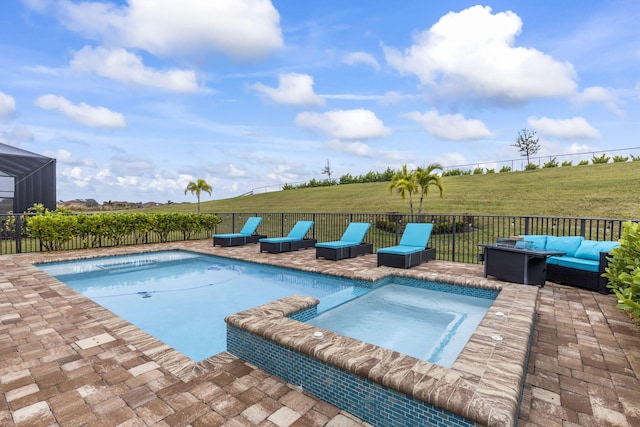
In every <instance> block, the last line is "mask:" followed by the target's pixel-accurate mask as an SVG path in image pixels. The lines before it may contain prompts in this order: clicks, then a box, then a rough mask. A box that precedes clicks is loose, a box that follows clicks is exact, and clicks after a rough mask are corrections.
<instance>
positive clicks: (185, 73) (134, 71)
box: [70, 46, 198, 92]
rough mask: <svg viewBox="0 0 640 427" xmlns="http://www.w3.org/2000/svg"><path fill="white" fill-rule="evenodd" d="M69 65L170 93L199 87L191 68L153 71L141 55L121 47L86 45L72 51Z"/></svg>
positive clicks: (193, 89) (192, 90)
mask: <svg viewBox="0 0 640 427" xmlns="http://www.w3.org/2000/svg"><path fill="white" fill-rule="evenodd" d="M70 65H71V68H74V69H76V70H80V71H84V72H89V73H94V74H97V75H99V76H101V77H106V78H109V79H112V80H116V81H120V82H123V83H128V84H139V85H144V86H152V87H158V88H162V89H165V90H168V91H171V92H196V91H197V90H198V82H197V80H196V73H195V72H194V71H193V70H169V71H156V70H154V69H152V68H149V67H146V66H145V65H144V63H143V61H142V58H141V57H140V56H138V55H135V54H133V53H130V52H127V51H126V50H125V49H121V48H117V49H107V48H105V47H102V46H98V47H97V48H95V49H94V48H92V47H91V46H85V47H83V48H82V49H80V50H79V51H78V52H76V53H75V55H74V57H73V59H72V60H71V63H70Z"/></svg>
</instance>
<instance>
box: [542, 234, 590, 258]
mask: <svg viewBox="0 0 640 427" xmlns="http://www.w3.org/2000/svg"><path fill="white" fill-rule="evenodd" d="M583 240H584V237H582V236H564V237H556V236H547V246H546V247H545V249H546V250H548V251H558V252H564V253H565V255H566V256H570V257H572V256H574V255H575V253H576V251H577V250H578V247H579V246H580V243H582V241H583Z"/></svg>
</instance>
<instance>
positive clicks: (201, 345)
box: [38, 251, 495, 366]
mask: <svg viewBox="0 0 640 427" xmlns="http://www.w3.org/2000/svg"><path fill="white" fill-rule="evenodd" d="M38 267H39V268H40V269H42V270H44V271H45V272H47V273H48V274H50V275H52V276H54V277H56V278H58V279H59V280H60V281H62V282H63V283H65V284H67V285H68V286H70V287H71V288H73V289H75V290H77V291H78V292H80V293H82V294H83V295H85V296H87V297H88V298H90V299H92V300H93V301H95V302H97V303H98V304H100V305H102V306H103V307H105V308H107V309H109V310H111V311H112V312H113V313H115V314H117V315H118V316H120V317H122V318H123V319H126V320H127V321H129V322H131V323H133V324H134V325H136V326H137V327H139V328H141V329H143V330H144V331H146V332H148V333H149V334H151V335H153V336H155V337H156V338H158V339H159V340H161V341H163V342H164V343H166V344H168V345H169V346H171V347H173V348H175V349H176V350H178V351H180V352H182V353H183V354H185V355H186V356H188V357H190V358H191V359H193V360H195V361H200V360H203V359H205V358H207V357H210V356H212V355H215V354H218V353H220V352H223V351H226V324H225V322H224V318H225V317H226V316H228V315H230V314H233V313H237V312H239V311H242V310H246V309H248V308H252V307H256V306H258V305H261V304H265V303H267V302H270V301H274V300H276V299H279V298H283V297H285V296H289V295H293V294H298V295H306V296H310V297H314V298H318V299H319V300H320V304H319V305H318V313H319V315H318V316H317V317H316V318H314V319H312V320H311V321H310V322H309V323H312V324H314V325H316V326H318V327H322V328H324V329H328V330H333V331H335V332H338V333H341V334H343V335H346V336H350V337H353V338H356V339H359V340H362V341H366V342H369V343H371V344H376V345H379V346H381V347H385V348H390V349H393V350H397V351H399V352H401V353H404V354H408V355H411V356H414V357H417V358H420V359H423V360H428V361H430V362H433V363H438V364H441V365H443V366H450V364H451V363H453V361H454V360H455V358H456V357H457V355H458V354H459V352H460V351H461V349H462V348H463V347H464V345H465V344H466V342H467V341H468V339H469V337H470V336H471V334H472V333H473V331H474V330H475V328H476V326H477V324H478V323H479V322H480V320H481V319H482V317H483V316H484V314H485V313H486V311H487V310H488V308H489V306H490V305H491V304H492V302H493V299H492V298H489V299H488V298H487V297H486V296H485V297H482V298H478V297H474V296H468V295H466V294H464V293H466V292H467V291H466V289H468V288H461V289H464V290H463V291H462V292H463V295H460V294H457V293H449V292H442V290H444V289H450V288H451V286H450V285H443V284H437V283H434V282H424V281H416V280H413V279H405V278H391V279H384V280H382V281H378V282H375V283H370V282H360V281H355V280H349V279H344V278H335V277H332V276H325V275H321V274H314V273H305V272H299V271H295V270H289V269H285V268H279V267H273V266H266V265H260V264H255V263H250V262H243V261H238V260H231V259H227V258H220V257H215V256H210V255H202V254H197V253H191V252H186V251H165V252H155V253H145V254H137V255H127V256H120V257H105V258H92V259H87V260H78V261H68V262H59V263H46V264H39V265H38ZM408 284H412V285H411V286H409V285H408ZM425 286H426V287H427V289H425V288H424V287H425ZM434 286H435V289H436V290H434V289H432V288H433V287H434ZM493 297H494V298H495V296H493Z"/></svg>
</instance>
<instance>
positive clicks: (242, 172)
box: [228, 163, 247, 177]
mask: <svg viewBox="0 0 640 427" xmlns="http://www.w3.org/2000/svg"><path fill="white" fill-rule="evenodd" d="M228 176H234V177H239V176H247V171H246V169H241V168H239V167H236V166H235V165H232V164H231V163H229V174H228Z"/></svg>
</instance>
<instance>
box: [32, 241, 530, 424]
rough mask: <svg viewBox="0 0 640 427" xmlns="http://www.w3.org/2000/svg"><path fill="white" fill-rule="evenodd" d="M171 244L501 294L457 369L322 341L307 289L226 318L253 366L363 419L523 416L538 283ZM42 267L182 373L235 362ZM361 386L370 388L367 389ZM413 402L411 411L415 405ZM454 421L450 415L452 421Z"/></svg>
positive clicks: (54, 257)
mask: <svg viewBox="0 0 640 427" xmlns="http://www.w3.org/2000/svg"><path fill="white" fill-rule="evenodd" d="M163 246H165V247H168V248H170V249H179V250H184V251H192V250H195V251H197V252H198V253H203V254H211V255H222V256H224V257H225V258H234V259H237V260H246V259H251V260H252V261H254V262H257V263H264V264H270V265H277V266H280V267H288V268H291V269H294V270H296V271H298V270H301V271H307V272H321V271H322V272H327V273H330V274H332V275H336V276H341V277H348V278H353V279H354V280H364V281H368V282H371V281H375V280H379V279H380V280H382V279H385V278H388V277H389V275H390V274H394V273H400V274H401V275H402V276H403V279H409V280H416V281H417V282H416V283H418V282H419V283H422V282H424V281H425V280H427V281H435V282H440V283H444V284H448V285H446V286H451V287H453V288H457V287H461V288H467V289H469V290H474V289H476V290H482V291H493V292H495V293H497V294H498V295H497V297H496V299H495V301H494V303H493V305H492V307H491V308H490V310H489V312H488V313H487V315H486V316H485V317H484V319H483V320H482V322H481V324H480V325H479V326H478V328H477V329H476V331H475V332H474V334H473V335H472V337H471V339H470V340H469V342H468V343H467V345H466V346H465V348H464V349H463V351H462V352H461V353H460V355H459V356H458V358H457V359H456V362H455V363H454V364H453V366H452V367H451V368H446V367H441V366H439V365H434V364H431V363H429V362H426V361H420V360H418V359H415V358H413V357H411V356H406V355H402V354H400V353H397V352H394V351H391V350H385V349H382V348H381V347H378V346H374V345H369V344H366V343H363V342H361V341H358V340H354V339H351V338H348V337H344V336H342V335H340V334H335V333H331V332H325V337H324V339H316V338H315V337H314V336H313V334H314V331H316V330H317V328H316V327H314V326H312V325H309V324H307V323H304V322H305V321H306V320H308V318H310V317H311V316H304V319H301V317H302V316H300V315H301V314H303V311H315V309H316V304H317V303H318V301H317V300H315V299H314V298H308V297H301V296H298V297H295V296H292V297H286V298H283V299H279V300H277V301H275V302H273V303H267V304H266V305H264V306H259V307H254V308H251V309H249V310H246V311H245V312H241V313H236V314H235V315H231V316H229V317H227V318H226V319H225V320H226V322H227V328H228V329H227V334H228V337H229V338H228V339H230V340H231V341H229V345H230V344H233V345H234V346H235V347H236V348H240V349H242V350H243V352H241V351H238V352H235V351H230V352H231V353H232V354H233V355H234V356H236V357H239V358H241V359H244V360H245V361H249V362H251V361H252V360H254V359H256V358H258V359H261V360H254V362H252V364H253V365H255V366H258V367H262V368H263V369H264V370H266V371H267V372H269V373H271V374H274V375H277V376H279V377H280V378H283V379H285V380H287V381H288V382H289V383H291V384H292V385H295V386H296V387H300V388H301V389H304V390H305V391H309V392H310V393H311V394H314V395H315V396H317V397H319V398H321V399H323V400H326V401H327V402H330V403H333V404H334V405H336V406H338V407H340V408H341V409H344V410H346V411H347V412H351V413H352V414H354V415H356V416H359V417H360V418H362V419H367V418H368V417H369V416H371V415H375V416H376V417H380V419H379V420H377V421H376V419H371V422H372V423H373V424H374V425H383V424H385V423H386V424H390V423H391V424H394V425H419V424H424V422H425V420H426V419H427V418H425V417H430V416H431V417H436V418H437V419H438V420H439V421H437V422H438V423H439V424H438V425H443V426H444V425H452V426H456V427H459V426H462V425H469V424H468V423H466V422H464V420H470V421H471V425H475V424H473V423H474V422H476V423H479V424H481V425H500V426H513V425H515V423H516V422H517V419H518V413H517V412H518V405H519V399H520V398H521V395H522V387H523V384H524V378H525V374H526V366H527V363H528V351H529V345H530V342H531V336H532V330H533V325H534V323H535V318H536V312H535V307H536V298H537V295H538V288H536V287H532V286H521V285H511V284H507V283H503V282H500V281H495V280H490V279H486V278H483V276H482V271H481V270H480V269H477V268H475V266H468V265H465V264H460V263H446V262H439V263H434V264H433V265H432V264H431V263H429V265H427V266H421V267H419V268H414V269H410V270H406V271H391V269H386V268H376V265H375V264H376V263H375V258H371V259H367V257H363V258H359V259H358V260H357V262H350V261H349V260H347V261H345V262H340V263H336V262H328V261H324V260H320V261H319V260H316V259H315V257H314V256H313V253H309V254H307V253H306V252H303V253H296V254H291V256H285V255H286V254H285V255H278V256H271V255H256V252H255V248H254V247H243V248H239V249H238V250H234V251H232V250H221V249H219V248H215V247H214V248H212V247H211V244H210V242H209V241H203V242H196V243H193V242H190V243H189V244H168V245H163ZM138 250H139V249H138ZM151 250H154V249H153V248H152V249H151ZM155 250H157V249H155ZM134 252H136V249H135V248H133V250H132V249H130V248H111V249H108V250H100V251H95V250H92V251H86V252H82V251H76V252H68V253H67V252H64V253H62V252H61V253H53V254H39V255H36V256H32V257H31V258H29V257H27V258H25V260H26V261H25V264H27V265H25V266H24V268H25V270H28V269H29V268H31V265H28V264H32V263H50V262H57V261H67V260H74V259H76V260H77V259H81V258H83V257H95V255H96V253H100V254H105V255H106V254H108V255H122V254H130V253H134ZM33 269H34V270H35V267H33ZM40 271H41V270H40ZM35 275H36V276H39V277H38V278H37V279H38V281H39V282H41V283H43V284H45V286H47V287H50V288H51V289H52V290H53V291H54V292H55V293H54V295H60V296H62V298H63V299H64V300H65V301H68V302H69V303H70V304H73V305H77V307H78V308H79V309H80V308H81V310H82V311H83V312H84V313H85V315H86V316H87V318H88V319H90V320H91V321H92V322H97V324H99V325H101V326H102V327H105V328H106V329H107V331H108V332H109V333H110V334H111V335H112V336H113V337H114V338H116V339H122V340H124V341H125V342H126V343H128V344H129V346H130V348H131V349H133V350H135V351H141V352H142V353H143V354H144V355H145V356H146V357H149V358H150V359H151V360H152V361H153V362H155V363H157V364H159V365H160V366H162V367H163V368H164V369H167V370H168V371H169V372H171V373H172V374H174V375H177V377H178V378H180V379H182V380H183V381H188V380H190V379H193V378H196V377H198V376H199V375H202V374H204V373H210V372H215V370H216V369H218V367H219V366H221V365H220V363H222V364H225V363H227V362H228V361H229V360H233V358H232V359H229V356H230V355H225V354H222V355H219V356H216V357H215V358H210V359H206V360H205V361H202V362H194V361H192V360H191V359H189V358H187V357H185V356H184V355H183V354H181V353H179V352H177V351H176V350H175V349H173V348H171V347H169V346H167V345H164V344H163V343H162V342H160V341H158V340H157V339H154V338H153V337H150V336H149V335H148V334H146V333H144V332H143V331H141V330H139V329H138V328H131V327H130V326H128V325H127V322H124V321H123V320H122V319H121V318H119V317H118V316H115V315H113V314H111V313H110V311H109V310H106V309H104V308H102V307H100V306H99V305H97V304H95V303H92V302H89V301H88V299H87V298H86V297H84V296H83V295H80V294H77V293H75V292H74V291H72V289H71V288H69V287H67V286H64V285H63V284H62V283H61V282H60V281H58V280H54V279H52V278H51V277H50V276H49V275H46V274H45V275H38V273H37V272H36V273H35ZM153 298H154V297H152V298H150V299H153ZM81 326H82V325H81ZM92 333H94V329H93V328H89V329H86V328H83V329H82V330H79V331H78V337H79V338H86V337H90V336H92ZM229 348H231V347H229ZM258 349H259V350H260V351H257V350H258ZM220 356H222V357H223V359H222V360H220V359H219V357H220ZM245 356H246V357H245ZM358 393H363V394H362V395H360V396H359V394H358ZM403 395H404V396H405V397H404V398H403V397H402V396H403ZM408 406H411V407H412V409H411V410H407V407H408ZM445 408H446V409H445ZM414 409H416V410H417V412H414ZM458 416H462V417H463V418H464V420H463V421H461V420H460V419H459V418H457V417H458ZM447 419H450V420H451V422H449V423H448V422H446V420H447ZM399 420H404V421H406V422H404V423H403V422H399ZM443 420H444V421H443Z"/></svg>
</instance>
